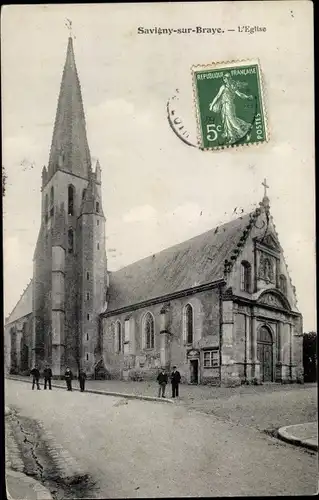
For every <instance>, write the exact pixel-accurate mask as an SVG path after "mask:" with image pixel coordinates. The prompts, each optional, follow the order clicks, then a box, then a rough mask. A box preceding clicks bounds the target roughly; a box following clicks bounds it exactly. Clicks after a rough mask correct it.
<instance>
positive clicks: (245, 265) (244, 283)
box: [240, 260, 251, 292]
mask: <svg viewBox="0 0 319 500" xmlns="http://www.w3.org/2000/svg"><path fill="white" fill-rule="evenodd" d="M240 289H241V290H242V291H243V292H250V289H251V265H250V264H249V262H247V261H246V260H244V261H243V262H242V263H241V266H240Z"/></svg>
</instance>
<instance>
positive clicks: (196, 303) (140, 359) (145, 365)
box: [102, 289, 219, 383]
mask: <svg viewBox="0 0 319 500" xmlns="http://www.w3.org/2000/svg"><path fill="white" fill-rule="evenodd" d="M187 304H190V305H191V306H192V308H193V343H192V344H187V342H186V338H185V332H184V311H185V306H186V305H187ZM163 308H164V309H165V319H164V318H163ZM148 312H149V313H151V314H152V316H153V318H154V327H155V338H154V348H150V349H148V348H146V347H145V345H144V344H145V343H144V342H143V320H144V317H145V314H146V313H148ZM125 321H127V322H128V323H129V327H128V330H129V335H131V337H130V338H129V339H127V340H126V341H124V330H125ZM117 322H120V324H121V330H122V339H123V341H124V345H123V349H122V350H121V351H120V352H119V351H118V349H117V338H116V335H117V326H116V323H117ZM163 322H166V330H167V332H168V333H160V332H161V331H163ZM102 330H103V332H102V337H103V356H104V362H105V366H106V369H107V371H108V372H109V375H110V377H112V378H136V379H144V380H146V379H156V377H157V374H158V371H159V369H160V368H161V366H165V368H166V369H167V370H170V369H171V368H172V366H173V365H176V366H177V367H178V370H179V371H180V373H181V376H182V380H183V381H184V382H189V381H190V362H189V359H188V353H189V352H190V351H192V350H194V349H195V350H197V351H198V353H199V380H200V381H201V383H210V382H211V381H212V380H213V381H216V379H218V377H219V369H216V368H213V369H209V368H204V366H203V349H208V348H210V347H212V348H218V345H219V292H218V289H212V290H208V291H204V292H200V293H197V294H196V295H195V294H194V295H190V296H186V297H182V298H178V299H174V300H171V301H170V302H169V303H168V302H162V303H160V304H155V305H152V306H150V307H144V308H140V309H137V310H135V311H131V312H127V313H123V314H120V315H114V316H111V317H108V318H103V320H102ZM132 335H134V338H132Z"/></svg>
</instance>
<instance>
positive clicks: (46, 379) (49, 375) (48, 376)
mask: <svg viewBox="0 0 319 500" xmlns="http://www.w3.org/2000/svg"><path fill="white" fill-rule="evenodd" d="M43 376H44V389H46V388H47V383H48V382H49V389H50V391H51V390H52V387H51V378H52V370H51V368H50V367H49V365H46V366H45V368H44V370H43Z"/></svg>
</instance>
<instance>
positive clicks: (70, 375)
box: [64, 367, 73, 391]
mask: <svg viewBox="0 0 319 500" xmlns="http://www.w3.org/2000/svg"><path fill="white" fill-rule="evenodd" d="M64 378H65V381H66V387H67V390H68V391H72V380H73V373H72V372H71V370H70V368H69V367H67V369H66V370H65V374H64Z"/></svg>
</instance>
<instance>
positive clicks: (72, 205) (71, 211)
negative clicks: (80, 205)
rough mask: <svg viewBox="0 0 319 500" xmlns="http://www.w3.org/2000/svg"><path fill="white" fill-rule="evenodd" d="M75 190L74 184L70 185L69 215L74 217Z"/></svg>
mask: <svg viewBox="0 0 319 500" xmlns="http://www.w3.org/2000/svg"><path fill="white" fill-rule="evenodd" d="M74 192H75V189H74V186H72V184H69V187H68V214H69V215H74V194H75V193H74Z"/></svg>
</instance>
